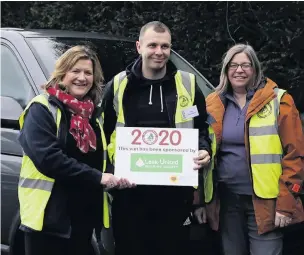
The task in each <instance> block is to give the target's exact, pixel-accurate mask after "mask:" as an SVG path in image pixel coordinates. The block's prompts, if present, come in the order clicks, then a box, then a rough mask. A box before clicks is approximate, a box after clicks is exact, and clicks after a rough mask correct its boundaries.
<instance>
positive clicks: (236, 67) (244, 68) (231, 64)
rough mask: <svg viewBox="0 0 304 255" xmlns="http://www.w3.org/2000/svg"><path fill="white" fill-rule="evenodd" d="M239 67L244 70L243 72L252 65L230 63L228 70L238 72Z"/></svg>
mask: <svg viewBox="0 0 304 255" xmlns="http://www.w3.org/2000/svg"><path fill="white" fill-rule="evenodd" d="M239 66H240V67H241V68H242V69H243V71H247V70H249V69H250V68H251V67H252V64H251V63H243V64H236V63H230V64H229V65H228V68H229V69H230V70H237V69H238V68H239Z"/></svg>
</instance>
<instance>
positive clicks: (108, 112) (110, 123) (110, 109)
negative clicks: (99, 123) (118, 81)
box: [101, 79, 117, 174]
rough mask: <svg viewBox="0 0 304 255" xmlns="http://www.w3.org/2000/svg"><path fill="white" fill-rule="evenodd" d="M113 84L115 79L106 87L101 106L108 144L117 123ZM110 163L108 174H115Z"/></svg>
mask: <svg viewBox="0 0 304 255" xmlns="http://www.w3.org/2000/svg"><path fill="white" fill-rule="evenodd" d="M113 83H114V79H113V80H111V81H110V82H108V83H107V85H106V86H105V89H104V93H103V97H102V104H101V111H102V112H103V113H104V124H103V130H104V132H105V136H106V140H107V144H109V143H110V138H111V135H112V133H113V132H114V130H115V127H116V122H117V116H116V112H115V109H114V105H113V98H114V92H113ZM108 155H109V154H108ZM108 162H109V163H108V164H107V169H106V172H107V173H112V174H114V166H113V165H112V164H111V163H110V160H108Z"/></svg>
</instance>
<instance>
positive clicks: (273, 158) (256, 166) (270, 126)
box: [249, 88, 285, 198]
mask: <svg viewBox="0 0 304 255" xmlns="http://www.w3.org/2000/svg"><path fill="white" fill-rule="evenodd" d="M274 92H275V94H276V98H274V99H273V100H272V101H270V102H269V103H268V104H266V105H265V106H264V107H263V108H262V109H261V110H260V111H259V112H258V113H257V114H255V115H254V116H252V117H251V119H250V122H249V146H250V162H251V169H252V179H253V189H254V192H255V194H256V195H257V196H258V197H261V198H276V197H277V196H278V194H279V178H280V175H281V174H282V166H281V161H282V156H283V148H282V144H281V140H280V137H279V134H278V130H279V127H278V123H277V120H278V116H279V109H280V101H281V98H282V96H283V94H284V93H285V90H281V89H278V88H275V89H274Z"/></svg>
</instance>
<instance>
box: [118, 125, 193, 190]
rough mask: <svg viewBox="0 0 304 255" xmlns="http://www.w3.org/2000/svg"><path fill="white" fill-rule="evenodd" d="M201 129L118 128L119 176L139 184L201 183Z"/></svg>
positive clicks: (189, 184) (181, 184) (188, 184)
mask: <svg viewBox="0 0 304 255" xmlns="http://www.w3.org/2000/svg"><path fill="white" fill-rule="evenodd" d="M197 154H198V130H197V129H185V128H181V129H177V128H133V127H132V128H131V127H117V128H116V156H115V176H117V177H119V178H122V177H123V178H127V179H128V180H129V181H130V182H134V183H135V184H137V185H140V184H142V185H171V186H198V171H197V170H193V167H194V162H193V157H194V156H197Z"/></svg>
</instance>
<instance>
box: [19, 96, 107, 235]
mask: <svg viewBox="0 0 304 255" xmlns="http://www.w3.org/2000/svg"><path fill="white" fill-rule="evenodd" d="M33 103H40V104H43V105H45V106H46V107H47V108H48V109H49V110H50V112H51V113H52V115H53V117H54V118H55V122H56V126H57V136H58V131H59V126H60V121H61V111H60V109H59V108H58V107H55V106H54V105H52V104H50V103H49V102H48V95H46V94H43V95H39V96H36V97H35V98H33V99H32V100H31V102H30V103H29V104H28V105H27V107H26V108H25V110H24V111H23V113H22V114H21V116H20V118H19V124H20V130H21V129H22V127H23V124H24V119H25V117H26V113H27V111H28V109H29V107H30V106H31V105H32V104H33ZM97 123H98V124H99V127H100V130H101V138H102V144H103V150H104V152H103V157H104V161H103V171H105V169H106V159H107V144H106V139H105V135H104V132H103V128H102V125H103V118H102V116H101V117H100V118H99V119H97ZM54 183H55V179H53V178H50V177H47V176H45V175H44V174H42V173H41V172H39V171H38V170H37V168H36V167H35V165H34V163H33V161H32V160H31V159H30V158H29V157H28V156H27V155H24V156H23V158H22V165H21V172H20V179H19V185H18V197H19V203H20V217H21V224H22V225H24V226H27V227H29V228H31V229H34V230H36V231H41V230H42V229H43V220H44V211H45V208H46V206H47V203H48V201H49V198H50V196H51V192H52V189H53V186H54ZM103 223H104V226H105V227H106V228H109V225H110V220H109V206H108V196H107V193H106V192H104V204H103Z"/></svg>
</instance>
